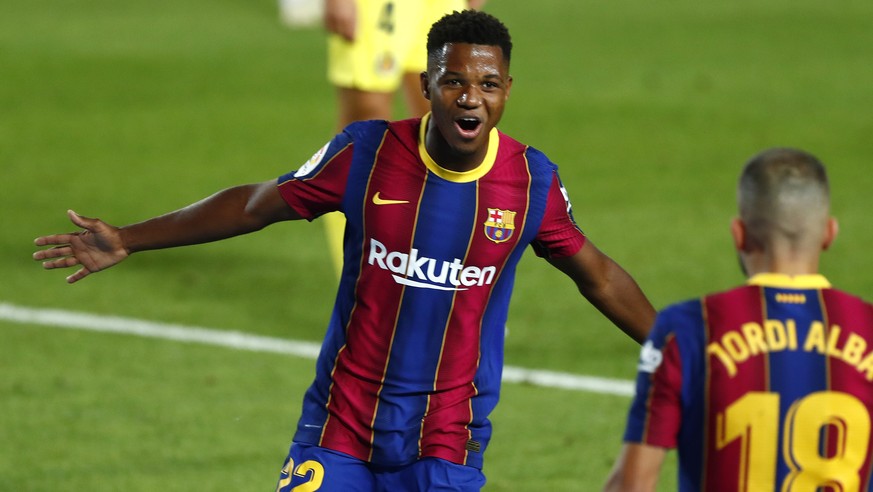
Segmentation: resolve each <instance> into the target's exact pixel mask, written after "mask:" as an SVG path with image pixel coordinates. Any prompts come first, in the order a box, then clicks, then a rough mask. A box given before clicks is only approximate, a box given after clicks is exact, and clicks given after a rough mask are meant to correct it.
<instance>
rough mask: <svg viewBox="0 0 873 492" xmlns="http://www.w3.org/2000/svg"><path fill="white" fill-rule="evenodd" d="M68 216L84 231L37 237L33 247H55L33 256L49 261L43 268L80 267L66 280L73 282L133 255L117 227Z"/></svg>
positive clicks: (72, 213)
mask: <svg viewBox="0 0 873 492" xmlns="http://www.w3.org/2000/svg"><path fill="white" fill-rule="evenodd" d="M67 216H68V217H69V218H70V221H72V222H73V224H75V225H77V226H79V227H81V228H82V229H83V230H82V231H79V232H71V233H68V234H52V235H50V236H42V237H38V238H36V240H35V241H34V244H36V245H37V246H53V247H51V248H49V249H43V250H40V251H37V252H36V253H34V254H33V259H34V260H38V261H42V260H47V261H43V264H42V266H43V268H46V269H49V270H50V269H53V268H69V267H73V266H76V265H80V266H81V268H80V269H79V270H77V271H76V272H75V273H73V274H72V275H70V276H69V277H67V282H68V283H73V282H76V281H78V280H81V279H83V278H85V277H87V276H88V275H90V274H92V273H96V272H99V271H100V270H105V269H107V268H109V267H111V266H113V265H115V264H117V263H118V262H120V261H122V260H124V259H125V258H127V256H128V255H129V254H130V253H129V252H128V251H127V249H126V248H125V247H124V242H123V241H122V238H121V234H120V233H119V230H118V228H117V227H114V226H111V225H109V224H107V223H105V222H103V221H102V220H100V219H91V218H88V217H83V216H81V215H79V214H77V213H76V212H73V211H72V210H68V211H67Z"/></svg>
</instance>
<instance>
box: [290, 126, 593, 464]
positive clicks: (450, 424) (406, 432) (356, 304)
mask: <svg viewBox="0 0 873 492" xmlns="http://www.w3.org/2000/svg"><path fill="white" fill-rule="evenodd" d="M427 119H428V117H427V116H426V117H425V118H424V119H423V120H419V119H411V120H404V121H398V122H391V123H388V122H385V121H366V122H358V123H353V124H352V125H350V126H348V127H347V128H346V129H345V130H344V131H343V132H342V133H340V134H339V135H337V136H336V137H335V138H334V139H333V140H331V141H330V142H329V143H328V144H327V145H326V146H325V147H324V148H322V149H321V150H320V151H319V152H318V153H317V154H316V155H315V156H313V158H312V159H310V161H309V162H307V163H306V164H305V165H304V166H303V167H301V168H300V169H299V170H297V171H296V172H293V173H290V174H287V175H285V176H282V177H280V178H279V181H278V186H279V191H280V193H281V195H282V196H283V197H284V199H285V200H286V201H287V202H288V204H289V205H290V206H291V207H293V208H294V209H295V210H296V211H297V212H298V213H300V214H301V215H302V216H303V217H304V218H307V219H310V220H311V219H313V218H315V217H318V216H319V215H322V214H324V213H327V212H331V211H336V210H339V211H342V213H343V214H344V215H345V217H346V230H345V234H344V239H343V251H344V258H343V262H344V266H343V271H342V274H341V278H340V284H339V288H338V293H337V298H336V301H335V306H334V309H333V313H332V316H331V318H330V322H329V325H328V329H327V333H326V336H325V339H324V342H323V346H322V349H321V353H320V355H319V358H318V361H317V364H316V377H315V381H314V382H313V384H312V385H311V386H310V388H309V389H308V391H307V392H306V395H305V397H304V403H303V412H302V416H301V418H300V420H299V423H298V427H297V432H296V434H295V437H294V440H295V441H297V442H305V443H310V444H315V445H318V446H322V447H326V448H330V449H333V450H336V451H340V452H343V453H346V454H349V455H351V456H354V457H356V458H358V459H361V460H364V461H369V462H372V463H376V464H380V465H388V466H393V465H404V464H408V463H411V462H413V461H415V460H417V459H420V458H423V457H437V458H442V459H446V460H449V461H451V462H454V463H460V464H466V465H469V466H474V467H479V468H481V466H482V454H483V452H484V451H485V448H486V446H487V445H488V442H489V439H490V437H491V425H490V423H489V420H488V415H489V413H490V412H491V410H492V409H493V408H494V406H495V405H496V403H497V399H498V395H499V389H500V379H501V371H502V367H503V337H504V326H505V323H506V316H507V310H508V307H509V299H510V294H511V291H512V285H513V278H514V276H515V270H516V265H517V263H518V261H519V259H520V258H521V256H522V253H523V252H524V250H525V249H526V246H528V245H532V246H533V248H534V250H535V251H536V253H537V254H538V255H540V256H544V257H554V258H558V257H566V256H571V255H573V254H575V253H576V252H577V251H578V250H579V249H580V248H581V247H582V245H583V244H584V242H585V236H584V235H583V234H582V232H581V231H580V230H579V228H578V227H577V226H576V223H575V222H574V220H573V218H572V215H571V211H570V206H569V201H568V200H567V199H566V198H565V195H566V192H565V190H564V189H563V186H562V185H561V182H560V180H559V178H558V174H557V167H556V166H555V165H554V164H553V163H551V162H550V161H549V160H548V159H547V158H546V157H545V155H543V154H542V153H541V152H539V151H537V150H535V149H533V148H531V147H528V146H525V145H522V144H520V143H519V142H517V141H515V140H513V139H511V138H509V137H508V136H506V135H504V134H502V133H501V132H499V131H497V130H496V129H493V130H492V132H491V134H490V136H489V147H488V151H487V155H486V157H485V159H484V161H483V162H482V163H481V164H480V165H479V166H478V167H477V168H475V169H473V170H471V171H469V172H463V173H459V172H453V171H451V170H448V169H446V168H444V167H441V166H439V165H438V164H437V163H436V162H434V161H433V159H432V158H431V157H430V156H429V155H428V153H427V150H426V149H425V147H424V144H423V142H424V138H423V136H424V132H425V128H426V125H427Z"/></svg>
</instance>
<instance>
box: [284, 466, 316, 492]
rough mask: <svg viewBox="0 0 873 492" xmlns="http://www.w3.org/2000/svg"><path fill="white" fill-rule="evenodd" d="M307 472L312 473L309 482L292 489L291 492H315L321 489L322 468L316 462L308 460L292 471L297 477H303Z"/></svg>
mask: <svg viewBox="0 0 873 492" xmlns="http://www.w3.org/2000/svg"><path fill="white" fill-rule="evenodd" d="M309 472H312V475H310V476H309V480H308V481H307V482H306V483H304V484H300V485H298V486H296V487H294V488H293V489H291V492H315V491H316V490H318V489H319V488H321V482H322V481H323V480H324V466H322V465H321V463H319V462H317V461H312V460H309V461H304V462H303V463H300V466H298V467H297V468H295V469H294V474H295V475H297V476H298V477H305V476H306V474H307V473H309Z"/></svg>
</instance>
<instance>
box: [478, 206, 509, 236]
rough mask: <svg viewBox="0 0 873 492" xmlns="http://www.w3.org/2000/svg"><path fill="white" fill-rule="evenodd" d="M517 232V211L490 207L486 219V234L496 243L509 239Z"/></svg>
mask: <svg viewBox="0 0 873 492" xmlns="http://www.w3.org/2000/svg"><path fill="white" fill-rule="evenodd" d="M513 232H515V212H512V211H510V210H500V209H499V208H489V209H488V217H487V218H486V219H485V235H486V236H487V237H488V239H490V240H492V241H494V242H495V243H502V242H504V241H508V240H509V238H511V237H512V233H513Z"/></svg>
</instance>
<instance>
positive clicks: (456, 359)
mask: <svg viewBox="0 0 873 492" xmlns="http://www.w3.org/2000/svg"><path fill="white" fill-rule="evenodd" d="M511 48H512V43H511V39H510V36H509V32H508V31H507V29H506V27H505V26H504V25H503V24H502V23H501V22H500V21H499V20H497V19H496V18H494V17H492V16H490V15H488V14H485V13H482V12H476V11H472V10H467V11H463V12H459V13H454V14H451V15H448V16H446V17H444V18H442V19H441V20H439V21H438V22H437V23H436V24H434V26H433V28H432V30H431V31H430V34H429V37H428V44H427V50H428V69H427V72H426V73H423V74H422V75H421V79H420V80H421V89H422V91H423V93H424V95H425V97H426V98H427V99H428V100H429V101H430V103H431V112H430V113H429V114H428V115H427V116H426V117H425V118H423V119H410V120H404V121H397V122H390V123H389V122H387V121H381V120H377V121H373V120H371V121H365V122H357V123H353V124H351V125H349V126H348V127H347V128H346V129H345V130H344V131H343V132H342V133H340V134H339V135H337V136H336V137H334V138H333V139H332V140H331V141H330V142H328V143H327V144H326V145H325V146H324V147H323V148H322V149H321V150H319V151H318V152H317V153H316V154H315V155H314V156H313V157H312V159H310V160H309V161H308V162H307V163H305V164H304V165H303V166H302V167H301V168H300V169H298V170H297V171H295V172H291V173H288V174H286V175H284V176H282V177H280V178H279V179H278V180H269V181H266V182H262V183H258V184H250V185H243V186H237V187H233V188H230V189H226V190H224V191H221V192H219V193H217V194H215V195H213V196H211V197H209V198H206V199H204V200H202V201H199V202H197V203H195V204H193V205H190V206H188V207H186V208H183V209H181V210H178V211H175V212H171V213H169V214H166V215H163V216H160V217H156V218H152V219H149V220H146V221H144V222H141V223H137V224H133V225H129V226H125V227H121V228H116V227H114V226H111V225H109V224H107V223H105V222H102V221H100V220H97V219H90V218H86V217H82V216H79V215H77V214H75V213H74V212H69V216H70V219H71V220H72V221H73V223H74V224H76V225H77V226H79V227H81V228H82V229H83V231H81V232H78V233H73V234H59V235H52V236H45V237H41V238H38V239H37V240H36V244H37V245H39V246H46V245H48V246H54V247H53V248H50V249H43V250H41V251H38V252H36V253H35V254H34V258H35V259H37V260H45V262H44V266H45V267H46V268H58V267H73V266H77V267H79V268H78V270H77V271H76V272H75V273H73V274H72V275H70V276H69V277H68V281H69V282H76V281H79V280H81V279H83V278H85V277H86V276H88V275H90V274H91V273H94V272H98V271H101V270H104V269H106V268H108V267H111V266H113V265H115V264H117V263H118V262H120V261H122V260H123V259H124V258H126V257H127V256H128V255H129V254H132V253H134V252H138V251H144V250H149V249H156V248H165V247H172V246H181V245H185V244H194V243H202V242H206V241H214V240H219V239H223V238H226V237H230V236H234V235H239V234H244V233H248V232H253V231H256V230H259V229H261V228H263V227H266V226H268V225H270V224H272V223H275V222H279V221H284V220H293V219H301V218H303V219H307V220H312V219H315V218H316V217H318V216H320V215H322V214H324V213H326V212H330V211H342V212H343V214H344V215H345V217H346V219H347V224H348V225H347V227H346V234H345V242H344V244H345V249H344V252H345V262H344V267H343V272H342V275H341V278H340V284H339V288H338V294H337V297H336V303H335V307H334V310H333V313H332V316H331V319H330V322H329V324H328V328H327V333H326V335H325V339H324V342H323V346H322V350H321V353H320V355H319V358H318V361H317V363H316V376H315V380H314V382H313V383H312V385H311V386H310V388H309V390H308V391H307V392H306V395H305V396H304V400H303V410H302V415H301V417H300V420H299V422H298V426H297V432H296V434H295V436H294V438H293V443H292V445H291V447H290V451H289V454H288V457H287V459H286V461H285V464H284V467H283V469H282V473H281V476H280V479H279V485H278V490H280V491H290V490H319V491H322V492H324V491H342V492H348V491H368V492H369V491H374V490H392V491H393V490H403V491H413V490H436V489H440V490H459V491H475V490H479V489H480V488H481V487H482V485H483V484H484V482H485V478H484V476H483V474H482V471H481V469H482V463H483V454H484V452H485V450H486V449H487V447H488V442H489V440H490V438H491V424H490V422H489V420H488V415H489V413H490V412H491V411H492V409H493V408H494V406H495V405H496V404H497V399H498V394H499V389H500V379H501V371H502V366H503V336H504V325H505V321H506V316H507V311H508V306H509V297H510V294H511V291H512V285H513V279H514V276H515V270H516V266H517V263H518V261H519V259H520V258H521V256H522V254H523V252H524V250H525V249H526V247H527V246H528V245H531V246H532V247H533V249H534V250H535V252H536V253H537V254H539V255H540V256H542V257H544V258H546V259H547V260H548V261H549V262H550V263H551V264H552V265H554V266H555V267H557V268H558V269H560V270H561V271H563V272H564V273H566V274H567V275H568V276H569V277H570V278H572V279H573V281H574V282H575V284H576V285H577V286H578V289H579V291H580V292H581V293H582V294H583V295H584V296H585V297H586V298H587V299H588V300H589V301H590V302H591V303H592V304H593V305H595V306H596V307H597V308H598V309H600V310H601V311H602V312H603V313H604V314H605V316H607V317H608V318H609V319H610V320H612V321H613V322H614V323H615V324H616V325H617V326H618V327H619V328H621V329H622V330H624V331H625V332H626V333H627V334H628V335H630V336H631V337H632V338H633V339H634V340H636V341H638V342H642V340H644V339H645V335H646V333H647V331H648V328H649V327H650V326H651V324H652V322H653V321H654V316H655V311H654V309H653V308H652V306H651V304H650V303H649V301H648V300H647V299H646V297H645V296H644V295H643V293H642V291H641V290H640V289H639V287H638V286H637V284H636V282H635V281H634V280H633V279H632V278H631V277H630V275H628V274H627V273H626V272H625V271H624V270H623V269H622V268H621V267H620V266H619V265H618V264H616V263H615V262H614V261H613V260H611V259H610V258H609V257H608V256H606V255H605V254H604V253H602V252H601V251H600V250H598V248H597V247H596V246H595V245H594V244H593V243H592V242H591V240H590V239H589V238H586V236H585V235H583V233H582V232H581V231H580V229H579V228H578V227H577V225H576V223H575V222H574V219H573V216H572V215H571V212H570V205H569V202H568V201H567V199H566V191H565V190H564V187H563V186H562V185H561V181H560V180H559V179H558V174H557V168H556V166H555V165H554V164H553V163H551V162H550V161H549V160H548V159H547V158H546V157H545V155H543V154H542V153H541V152H539V151H538V150H535V149H533V148H531V147H528V146H526V145H523V144H521V143H519V142H517V141H515V140H513V139H512V138H510V137H508V136H506V135H505V134H503V133H501V132H499V131H498V130H497V128H496V125H497V123H498V122H499V121H500V118H501V116H502V114H503V109H504V104H505V103H506V100H507V99H508V97H509V93H510V87H511V85H512V78H511V77H510V75H509V61H510V54H511ZM296 487H300V488H296Z"/></svg>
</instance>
